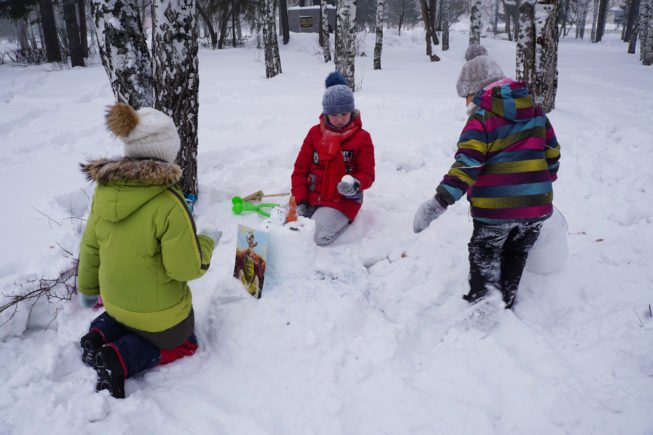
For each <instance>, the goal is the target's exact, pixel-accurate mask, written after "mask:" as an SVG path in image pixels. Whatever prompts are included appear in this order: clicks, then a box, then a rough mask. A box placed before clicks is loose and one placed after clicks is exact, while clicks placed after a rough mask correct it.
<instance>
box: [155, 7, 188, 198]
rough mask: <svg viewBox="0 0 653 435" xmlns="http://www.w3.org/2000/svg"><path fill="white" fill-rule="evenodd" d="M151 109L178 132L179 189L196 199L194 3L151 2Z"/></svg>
mask: <svg viewBox="0 0 653 435" xmlns="http://www.w3.org/2000/svg"><path fill="white" fill-rule="evenodd" d="M152 17H153V18H152V22H153V23H154V24H153V28H152V31H153V38H152V57H153V59H154V96H155V104H154V107H155V108H156V109H158V110H160V111H162V112H163V113H165V114H167V115H169V116H170V117H171V118H172V119H173V121H174V122H175V125H176V126H177V131H178V132H179V138H180V139H181V149H180V150H179V154H178V155H177V163H179V165H180V166H181V168H182V170H183V174H182V178H181V182H180V185H181V189H182V191H183V192H184V193H193V194H195V195H197V190H198V189H197V118H198V113H199V102H198V99H197V93H198V90H199V75H198V59H197V9H196V5H195V0H153V2H152Z"/></svg>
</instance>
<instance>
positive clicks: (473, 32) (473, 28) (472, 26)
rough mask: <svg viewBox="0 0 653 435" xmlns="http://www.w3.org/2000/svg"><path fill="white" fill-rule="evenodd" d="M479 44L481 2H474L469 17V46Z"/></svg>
mask: <svg viewBox="0 0 653 435" xmlns="http://www.w3.org/2000/svg"><path fill="white" fill-rule="evenodd" d="M480 43H481V2H480V1H478V0H475V1H474V3H473V4H472V13H471V15H470V17H469V45H472V44H480Z"/></svg>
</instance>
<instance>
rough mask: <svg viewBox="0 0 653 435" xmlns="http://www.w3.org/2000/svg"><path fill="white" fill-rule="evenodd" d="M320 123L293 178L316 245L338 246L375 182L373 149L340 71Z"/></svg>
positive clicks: (332, 79) (331, 78)
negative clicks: (335, 243) (365, 191)
mask: <svg viewBox="0 0 653 435" xmlns="http://www.w3.org/2000/svg"><path fill="white" fill-rule="evenodd" d="M325 84H326V90H325V91H324V96H323V98H322V114H321V115H320V123H319V124H317V125H314V126H313V127H311V129H310V130H309V131H308V134H307V135H306V138H305V139H304V143H303V144H302V147H301V149H300V150H299V155H298V156H297V160H296V161H295V168H294V170H293V173H292V176H291V185H292V188H291V190H292V194H293V195H294V196H295V200H296V201H297V213H298V214H299V215H300V216H304V217H309V218H311V219H313V220H314V221H315V238H314V239H315V243H316V244H317V245H319V246H324V245H328V244H329V243H331V242H333V241H334V240H335V239H336V238H337V237H338V236H339V235H340V234H341V233H342V232H343V231H344V230H345V228H347V225H348V224H350V223H351V222H353V220H354V219H355V218H356V215H357V214H358V211H359V210H360V208H361V205H362V203H363V190H365V189H368V188H369V187H370V186H371V185H372V183H373V182H374V144H373V143H372V138H371V137H370V134H369V133H368V132H367V131H365V130H363V123H362V121H361V116H360V112H359V111H358V110H356V109H355V107H354V93H353V92H352V91H351V89H349V87H348V86H347V80H346V79H345V78H344V77H343V76H342V74H340V73H339V72H337V71H334V72H332V73H331V74H329V75H328V76H327V78H326V80H325Z"/></svg>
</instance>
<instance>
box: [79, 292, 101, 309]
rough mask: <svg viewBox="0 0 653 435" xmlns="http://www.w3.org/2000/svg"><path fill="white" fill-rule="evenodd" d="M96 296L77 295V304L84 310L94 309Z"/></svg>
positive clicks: (96, 301) (96, 300)
mask: <svg viewBox="0 0 653 435" xmlns="http://www.w3.org/2000/svg"><path fill="white" fill-rule="evenodd" d="M98 300H99V298H98V295H85V294H84V293H80V294H79V304H80V305H81V306H82V307H84V308H91V307H94V306H95V304H97V303H98Z"/></svg>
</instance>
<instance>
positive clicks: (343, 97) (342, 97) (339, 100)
mask: <svg viewBox="0 0 653 435" xmlns="http://www.w3.org/2000/svg"><path fill="white" fill-rule="evenodd" d="M324 84H325V86H326V91H324V96H323V97H322V113H324V114H325V115H337V114H338V113H350V112H353V111H354V110H355V109H356V108H355V106H354V93H353V92H352V91H351V89H349V86H347V79H345V77H344V76H343V75H342V74H340V73H339V72H338V71H334V72H332V73H331V74H329V75H328V76H327V78H326V80H325V81H324Z"/></svg>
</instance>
